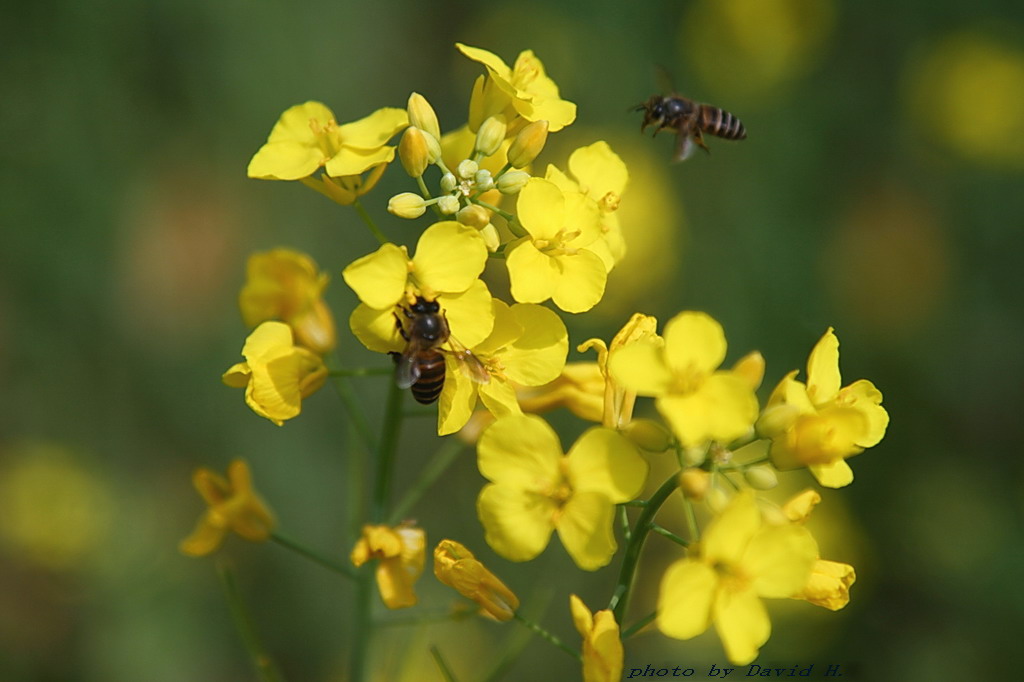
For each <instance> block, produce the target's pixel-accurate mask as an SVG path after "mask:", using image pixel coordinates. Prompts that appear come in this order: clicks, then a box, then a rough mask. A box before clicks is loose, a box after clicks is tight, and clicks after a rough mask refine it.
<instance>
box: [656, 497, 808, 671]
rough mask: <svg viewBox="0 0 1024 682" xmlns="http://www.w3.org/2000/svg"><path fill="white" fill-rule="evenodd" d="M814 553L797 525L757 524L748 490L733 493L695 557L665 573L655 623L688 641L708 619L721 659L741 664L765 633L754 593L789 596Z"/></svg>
mask: <svg viewBox="0 0 1024 682" xmlns="http://www.w3.org/2000/svg"><path fill="white" fill-rule="evenodd" d="M817 553H818V547H817V543H815V542H814V538H813V537H811V534H810V533H809V532H807V530H806V529H805V528H802V527H800V526H797V525H793V524H787V525H771V524H766V523H764V522H763V520H762V518H761V512H760V511H759V510H758V508H757V502H756V500H755V499H754V496H753V494H751V493H741V494H739V495H737V496H736V497H735V498H733V500H732V502H730V504H729V506H728V507H726V508H725V510H724V511H723V512H722V513H721V514H720V515H719V516H717V517H716V518H714V519H713V520H712V521H711V523H710V524H709V525H708V527H707V530H706V531H705V532H704V535H703V537H702V538H701V542H700V544H699V545H698V547H697V550H696V556H694V557H688V558H686V559H682V560H680V561H677V562H676V563H674V564H672V565H671V566H669V568H668V570H666V571H665V574H664V576H663V577H662V580H661V593H660V594H659V596H658V621H657V622H658V627H659V628H660V629H661V631H662V632H663V633H665V634H666V635H668V636H669V637H675V638H677V639H691V638H692V637H696V636H697V635H699V634H701V633H702V632H704V631H705V630H706V629H707V628H708V626H709V625H710V624H711V623H714V624H715V628H716V629H717V630H718V636H719V637H720V638H721V640H722V645H723V646H724V647H725V653H726V656H728V658H729V660H730V661H731V662H732V663H735V664H737V665H746V664H747V663H750V662H751V661H752V660H754V659H755V658H756V657H757V653H758V650H759V649H760V648H761V646H762V645H763V644H764V643H765V642H767V641H768V637H769V635H771V622H770V621H769V620H768V612H767V611H766V610H765V607H764V604H762V603H761V598H762V597H769V598H785V597H789V596H791V595H793V594H794V593H795V592H796V591H797V590H799V589H800V588H801V587H802V586H803V585H805V584H806V583H807V579H808V576H809V575H810V573H811V567H812V565H813V564H814V561H815V558H816V557H817Z"/></svg>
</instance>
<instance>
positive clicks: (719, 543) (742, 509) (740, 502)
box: [701, 493, 761, 566]
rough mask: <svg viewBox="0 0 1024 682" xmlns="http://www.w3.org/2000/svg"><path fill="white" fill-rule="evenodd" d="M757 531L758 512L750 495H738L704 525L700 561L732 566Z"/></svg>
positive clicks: (759, 524)
mask: <svg viewBox="0 0 1024 682" xmlns="http://www.w3.org/2000/svg"><path fill="white" fill-rule="evenodd" d="M760 528H761V512H760V511H759V510H758V508H757V502H756V501H755V500H754V496H753V494H752V493H740V494H739V495H737V496H736V497H734V498H733V499H732V501H731V502H730V503H729V506H728V507H726V508H725V509H724V510H723V511H722V513H721V514H720V515H718V516H717V517H715V519H714V520H712V522H711V523H710V524H709V525H708V528H707V530H706V531H705V533H704V537H703V538H702V540H701V547H702V549H701V553H702V558H703V560H704V561H705V562H707V563H708V564H716V563H722V564H725V565H728V566H734V565H736V564H738V563H739V561H740V558H741V557H742V556H743V553H744V552H745V551H746V549H747V545H748V544H750V541H751V539H752V538H753V537H754V535H755V534H756V533H757V531H758V530H759V529H760Z"/></svg>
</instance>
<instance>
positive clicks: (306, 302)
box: [238, 248, 336, 355]
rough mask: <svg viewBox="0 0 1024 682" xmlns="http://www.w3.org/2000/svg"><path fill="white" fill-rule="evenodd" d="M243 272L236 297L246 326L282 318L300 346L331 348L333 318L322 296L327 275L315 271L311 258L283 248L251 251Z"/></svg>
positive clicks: (319, 351)
mask: <svg viewBox="0 0 1024 682" xmlns="http://www.w3.org/2000/svg"><path fill="white" fill-rule="evenodd" d="M246 274H247V279H246V282H245V286H243V287H242V292H241V293H240V294H239V296H238V306H239V308H241V310H242V319H243V320H244V321H245V324H246V326H248V327H255V326H256V325H258V324H259V323H260V322H266V321H268V320H281V321H282V322H284V323H285V324H287V325H288V326H289V327H291V328H292V331H293V332H294V334H295V340H296V342H298V344H299V345H300V346H305V347H306V348H308V349H310V350H311V351H313V352H314V353H317V354H319V355H323V354H325V353H327V352H329V351H330V350H331V349H333V348H334V344H335V342H336V338H335V331H334V317H333V316H332V315H331V311H330V309H329V308H328V307H327V304H326V303H324V299H323V291H324V288H325V287H326V286H327V283H328V281H330V277H329V276H328V275H327V273H326V272H319V271H318V269H317V266H316V263H315V262H313V259H312V258H310V257H309V256H308V255H306V254H304V253H300V252H298V251H293V250H291V249H283V248H279V249H273V250H272V251H263V252H259V253H254V254H252V255H250V256H249V264H248V266H247V267H246Z"/></svg>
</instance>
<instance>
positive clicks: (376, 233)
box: [352, 199, 388, 244]
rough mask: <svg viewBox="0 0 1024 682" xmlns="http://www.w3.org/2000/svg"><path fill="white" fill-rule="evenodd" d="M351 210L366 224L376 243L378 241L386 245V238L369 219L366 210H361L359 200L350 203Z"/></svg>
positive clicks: (361, 205) (361, 206) (371, 219)
mask: <svg viewBox="0 0 1024 682" xmlns="http://www.w3.org/2000/svg"><path fill="white" fill-rule="evenodd" d="M352 208H354V209H355V210H356V213H358V214H359V217H360V218H362V219H363V222H364V223H366V226H367V227H368V228H370V232H371V234H373V236H374V237H376V238H377V241H379V242H380V243H381V244H387V243H388V238H387V237H385V236H384V233H383V232H381V231H380V228H378V227H377V223H375V222H374V221H373V218H371V217H370V214H369V213H367V212H366V209H365V208H363V204H362V202H360V201H359V199H356V200H355V201H353V202H352Z"/></svg>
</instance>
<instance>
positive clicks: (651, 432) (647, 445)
mask: <svg viewBox="0 0 1024 682" xmlns="http://www.w3.org/2000/svg"><path fill="white" fill-rule="evenodd" d="M622 435H623V436H625V437H626V438H628V439H629V440H630V441H632V442H633V445H636V446H637V447H638V448H641V449H642V450H647V451H648V452H665V451H666V450H668V449H669V448H670V447H672V434H670V433H669V432H668V429H666V428H665V427H664V426H662V425H661V424H659V423H658V422H656V421H654V420H653V419H634V420H633V421H631V422H630V423H629V424H627V425H626V428H624V429H622Z"/></svg>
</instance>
